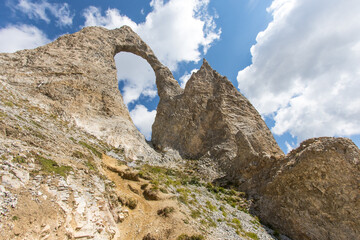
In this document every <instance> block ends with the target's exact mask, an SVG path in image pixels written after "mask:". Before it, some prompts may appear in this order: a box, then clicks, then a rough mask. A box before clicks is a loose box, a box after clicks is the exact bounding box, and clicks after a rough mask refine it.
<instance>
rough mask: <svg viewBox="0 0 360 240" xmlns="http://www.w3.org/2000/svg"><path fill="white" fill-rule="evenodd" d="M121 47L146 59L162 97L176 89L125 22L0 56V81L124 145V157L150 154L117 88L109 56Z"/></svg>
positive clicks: (91, 131)
mask: <svg viewBox="0 0 360 240" xmlns="http://www.w3.org/2000/svg"><path fill="white" fill-rule="evenodd" d="M121 51H125V52H131V53H134V54H136V55H139V56H140V57H143V58H144V59H146V60H147V61H148V62H149V64H150V65H151V67H152V68H153V69H154V71H155V73H156V81H157V85H158V93H159V95H160V96H161V97H163V98H166V97H167V96H168V95H174V94H179V93H180V92H181V89H180V87H178V83H177V82H176V80H174V78H173V77H172V74H171V72H170V70H169V69H168V68H167V67H165V66H163V65H162V64H161V63H160V62H159V60H158V59H157V58H156V57H155V55H154V53H153V52H152V50H151V49H150V48H149V47H148V46H147V45H146V43H144V42H143V41H142V40H141V39H140V37H139V36H138V35H137V34H136V33H134V32H133V31H132V30H131V29H130V28H129V27H127V26H124V27H122V28H119V29H115V30H106V29H104V28H101V27H88V28H84V29H82V30H81V31H79V32H77V33H74V34H68V35H64V36H62V37H60V38H58V39H57V40H56V41H54V42H52V43H50V44H48V45H45V46H43V47H39V48H36V49H33V50H23V51H18V52H16V53H13V54H0V79H1V80H2V81H5V82H7V83H9V84H11V85H13V86H16V87H17V88H18V89H21V91H23V92H24V94H26V95H28V97H29V99H30V101H32V102H33V103H35V104H40V105H42V106H45V107H46V108H48V109H50V110H51V111H53V112H54V114H56V115H60V116H62V117H63V118H65V119H67V120H69V121H73V122H75V123H76V125H78V126H80V127H82V128H83V129H84V130H86V131H87V132H89V133H91V134H93V135H95V136H96V137H99V138H102V139H104V140H106V141H107V142H108V143H110V144H111V145H113V146H115V147H119V146H120V147H122V148H124V149H125V152H126V153H127V155H128V157H130V158H134V159H137V158H144V157H149V155H153V154H154V151H153V150H152V149H151V148H149V147H148V145H147V144H146V142H145V139H144V137H143V136H142V134H140V133H139V131H138V130H137V129H136V128H135V126H134V124H133V122H132V120H131V118H130V115H129V111H128V109H127V107H126V106H125V104H124V102H123V99H122V96H121V94H120V92H119V90H118V81H117V77H116V66H115V61H114V56H115V54H117V53H118V52H121Z"/></svg>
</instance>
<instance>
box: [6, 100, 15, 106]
mask: <svg viewBox="0 0 360 240" xmlns="http://www.w3.org/2000/svg"><path fill="white" fill-rule="evenodd" d="M4 105H5V106H7V107H14V103H12V102H10V101H6V102H4Z"/></svg>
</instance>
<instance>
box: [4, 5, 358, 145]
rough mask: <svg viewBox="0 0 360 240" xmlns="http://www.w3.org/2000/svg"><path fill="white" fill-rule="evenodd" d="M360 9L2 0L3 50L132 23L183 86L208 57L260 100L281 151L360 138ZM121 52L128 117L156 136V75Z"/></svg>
mask: <svg viewBox="0 0 360 240" xmlns="http://www.w3.org/2000/svg"><path fill="white" fill-rule="evenodd" d="M358 12H360V2H359V1H358V0H346V1H341V2H340V1H337V0H317V1H312V0H241V1H239V0H223V1H219V0H167V1H162V0H152V1H150V0H133V1H124V0H122V1H120V0H118V1H116V0H107V1H104V0H102V1H93V0H91V1H81V0H76V1H75V0H73V1H50V0H41V1H39V0H5V1H2V2H1V3H0V52H14V51H16V50H20V49H24V48H34V47H37V46H40V45H43V44H45V43H48V42H50V41H52V40H54V39H56V38H57V37H59V36H60V35H62V34H65V33H73V32H76V31H79V30H80V29H81V28H82V27H84V26H93V25H97V26H104V27H107V28H109V29H112V28H116V27H121V26H122V25H124V24H126V25H130V26H131V27H132V28H133V29H134V30H135V31H136V32H137V33H138V34H139V35H140V36H141V37H142V38H143V39H144V40H145V41H146V42H147V43H148V44H149V45H150V47H151V48H152V49H153V50H154V52H155V53H156V55H157V56H158V58H159V59H160V60H161V61H162V62H163V63H164V64H165V65H167V66H168V67H169V68H170V69H171V70H172V72H173V74H174V77H175V78H176V79H177V80H178V81H179V83H180V84H182V85H184V84H185V82H186V80H187V79H188V78H189V76H190V74H191V72H194V71H196V70H197V69H199V68H200V66H201V63H202V58H206V59H207V60H208V62H209V63H210V65H211V66H212V67H213V68H214V69H215V70H216V71H218V72H219V73H220V74H222V75H225V76H227V77H228V78H229V80H230V81H231V82H232V83H233V84H234V85H235V86H236V87H237V88H238V89H239V90H240V92H241V93H242V94H244V95H245V96H246V97H248V98H249V100H250V101H251V102H252V103H253V104H254V106H255V107H256V108H257V110H258V111H259V112H260V113H261V115H262V116H263V118H264V119H265V121H266V123H267V124H268V126H269V128H270V129H271V130H272V132H273V133H274V137H275V139H276V140H277V141H278V143H279V145H280V147H281V148H282V149H283V150H284V152H287V151H288V150H290V149H291V148H294V147H296V146H297V145H298V144H299V143H300V142H301V141H302V140H305V139H307V138H310V137H319V136H346V137H350V138H351V139H352V140H353V141H354V142H355V143H356V144H357V145H358V146H359V145H360V94H359V92H360V70H359V67H358V63H359V62H360V61H359V60H360V21H358ZM115 60H116V63H117V69H118V78H119V80H120V81H119V88H120V91H121V93H122V94H123V98H124V101H125V103H126V104H127V106H128V108H129V111H130V115H131V116H132V118H133V120H134V123H135V125H136V126H137V127H138V128H139V130H140V131H141V132H142V133H143V134H144V135H145V136H146V137H147V138H149V137H150V136H151V124H152V122H153V119H154V117H155V114H156V105H157V103H158V97H157V94H156V86H155V76H154V73H153V71H152V70H151V68H150V67H149V65H148V64H147V63H146V61H144V60H143V59H141V58H140V57H137V56H134V55H132V54H126V53H120V54H118V55H116V56H115Z"/></svg>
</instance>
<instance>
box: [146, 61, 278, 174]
mask: <svg viewBox="0 0 360 240" xmlns="http://www.w3.org/2000/svg"><path fill="white" fill-rule="evenodd" d="M179 92H180V91H179ZM152 141H153V143H154V145H155V146H156V147H157V148H159V149H167V148H172V149H176V150H178V151H179V153H180V154H181V155H182V156H183V157H185V158H190V159H199V158H204V157H205V158H209V159H212V160H214V161H216V162H217V163H218V164H219V166H220V168H221V169H222V170H224V171H225V173H226V174H227V175H228V176H230V175H231V176H232V177H233V178H238V177H239V176H240V175H241V169H240V168H239V167H240V166H241V165H243V164H244V165H248V164H250V162H249V160H250V158H251V160H253V161H256V162H257V161H259V159H265V158H266V160H267V161H269V162H270V161H272V160H276V159H278V158H279V157H281V156H283V153H282V151H281V150H280V148H279V147H278V145H277V143H276V142H275V140H274V138H273V136H272V134H271V133H270V131H269V129H268V127H267V126H266V124H265V122H264V121H263V120H262V118H261V116H260V115H259V114H258V112H257V111H256V109H255V108H254V107H253V106H252V105H251V103H250V102H249V101H248V100H247V99H246V98H245V97H244V96H242V95H241V94H240V93H239V92H238V91H237V90H236V88H235V87H234V86H233V85H232V83H231V82H230V81H229V80H228V79H227V78H226V77H223V76H221V75H220V74H218V73H217V72H216V71H214V70H213V69H212V68H211V67H210V65H209V64H208V63H207V61H206V60H204V63H203V65H202V67H201V69H200V70H199V71H198V72H197V73H194V74H193V75H192V76H191V78H190V79H189V81H188V82H187V84H186V87H185V90H184V92H183V93H181V92H180V94H174V95H172V96H167V97H162V96H160V102H159V105H158V108H157V115H156V119H155V123H154V125H153V132H152ZM255 164H257V163H255ZM238 166H239V167H238ZM234 167H236V169H234Z"/></svg>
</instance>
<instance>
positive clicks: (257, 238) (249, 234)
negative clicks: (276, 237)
mask: <svg viewBox="0 0 360 240" xmlns="http://www.w3.org/2000/svg"><path fill="white" fill-rule="evenodd" d="M245 235H246V236H248V237H249V238H251V239H254V240H259V237H258V235H257V234H256V233H253V232H246V233H245Z"/></svg>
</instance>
